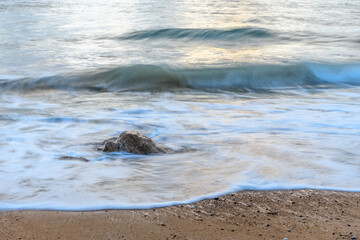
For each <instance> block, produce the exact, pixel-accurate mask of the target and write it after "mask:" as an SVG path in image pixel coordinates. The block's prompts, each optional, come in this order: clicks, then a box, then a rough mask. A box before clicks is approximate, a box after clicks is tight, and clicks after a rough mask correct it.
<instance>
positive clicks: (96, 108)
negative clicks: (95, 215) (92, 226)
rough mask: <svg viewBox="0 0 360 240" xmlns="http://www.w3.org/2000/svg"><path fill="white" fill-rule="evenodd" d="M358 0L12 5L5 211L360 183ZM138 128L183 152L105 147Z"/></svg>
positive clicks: (3, 15) (0, 68)
mask: <svg viewBox="0 0 360 240" xmlns="http://www.w3.org/2000/svg"><path fill="white" fill-rule="evenodd" d="M359 9H360V8H359V3H358V2H357V1H352V0H346V1H341V2H340V1H316V2H314V1H308V0H303V1H296V2H295V1H281V0H278V1H272V2H271V4H270V3H268V2H267V1H260V0H259V1H255V0H254V1H242V2H238V1H221V2H219V1H201V2H200V1H171V2H167V3H166V4H164V3H163V2H162V1H150V0H147V1H145V2H144V1H142V2H138V1H131V2H126V1H117V2H116V3H115V2H113V1H101V3H100V2H98V1H95V0H92V1H77V2H73V1H61V2H60V1H50V0H41V1H39V0H38V1H30V0H28V1H24V0H23V1H20V0H19V1H2V2H1V3H0V50H1V51H0V91H1V92H0V103H1V104H0V182H2V183H3V184H1V185H0V209H19V208H38V209H70V210H76V209H100V208H130V207H152V206H164V205H169V204H175V203H180V202H189V201H194V200H198V199H201V198H204V197H209V196H214V195H217V194H221V193H225V192H229V191H235V190H242V189H294V188H302V187H308V188H317V189H338V190H349V191H359V190H360V141H359V140H360V137H359V136H360V122H359V121H358V119H359V116H360V103H359V101H358V99H359V97H360V91H359V90H360V88H359V85H360V63H359V59H360V58H359V56H360V50H359V49H360V48H359V44H360V41H359V40H360V33H359V31H358V30H357V29H359V27H360V17H359V16H360V10H359ZM129 129H135V130H138V131H140V132H141V133H143V134H145V135H147V136H149V137H151V138H153V139H154V141H155V142H156V143H159V144H161V145H166V146H168V147H170V148H172V149H173V150H175V153H173V154H160V155H147V156H141V155H132V154H127V153H122V152H119V153H103V152H99V151H96V147H97V146H98V145H99V143H101V141H103V140H104V139H107V138H110V137H114V136H118V135H119V134H120V133H121V132H122V131H124V130H129ZM63 156H71V157H84V158H87V159H89V160H90V161H89V162H84V161H79V160H76V159H68V160H64V159H62V157H63Z"/></svg>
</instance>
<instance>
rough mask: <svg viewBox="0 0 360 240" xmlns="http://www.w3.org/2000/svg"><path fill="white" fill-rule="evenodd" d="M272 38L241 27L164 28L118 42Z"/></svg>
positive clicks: (143, 32) (135, 34)
mask: <svg viewBox="0 0 360 240" xmlns="http://www.w3.org/2000/svg"><path fill="white" fill-rule="evenodd" d="M271 36H274V34H273V33H271V32H270V31H269V30H266V29H261V28H252V27H243V28H234V29H227V30H220V29H196V28H165V29H158V30H142V31H135V32H131V33H127V34H125V35H122V36H120V37H118V39H120V40H143V39H186V40H225V41H233V40H237V39H241V38H249V37H250V38H265V37H271Z"/></svg>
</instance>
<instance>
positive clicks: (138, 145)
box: [98, 131, 166, 154]
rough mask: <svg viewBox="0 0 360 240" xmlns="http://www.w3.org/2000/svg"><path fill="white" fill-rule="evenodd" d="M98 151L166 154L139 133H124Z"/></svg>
mask: <svg viewBox="0 0 360 240" xmlns="http://www.w3.org/2000/svg"><path fill="white" fill-rule="evenodd" d="M98 150H101V151H104V152H117V151H125V152H129V153H135V154H150V153H165V152H166V149H165V148H162V147H159V146H157V145H156V144H155V143H154V142H153V140H151V139H150V138H148V137H146V136H145V135H143V134H141V133H139V132H137V131H124V132H122V133H121V134H120V136H119V137H118V138H111V139H108V140H105V141H104V142H103V145H102V146H101V147H99V148H98Z"/></svg>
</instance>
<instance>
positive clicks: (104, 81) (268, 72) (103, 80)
mask: <svg viewBox="0 0 360 240" xmlns="http://www.w3.org/2000/svg"><path fill="white" fill-rule="evenodd" d="M323 85H327V86H328V85H331V86H334V85H353V86H357V85H360V65H357V64H329V65H326V64H316V63H299V64H292V65H248V66H237V67H228V68H193V69H189V68H183V69H179V68H171V67H163V66H156V65H131V66H122V67H117V68H113V69H109V70H99V71H92V72H84V73H79V74H72V75H56V76H48V77H42V78H21V79H15V80H14V79H8V80H3V81H1V82H0V89H2V90H18V91H33V90H43V89H63V90H73V91H76V90H89V91H110V92H111V91H151V90H158V91H167V90H171V89H181V88H185V89H186V88H187V89H196V90H205V91H216V90H229V91H256V90H274V89H283V88H288V87H297V88H302V87H306V86H312V87H316V86H323Z"/></svg>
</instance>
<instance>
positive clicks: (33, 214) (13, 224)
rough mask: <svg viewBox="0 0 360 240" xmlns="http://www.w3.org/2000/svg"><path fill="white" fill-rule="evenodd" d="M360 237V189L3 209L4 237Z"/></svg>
mask: <svg viewBox="0 0 360 240" xmlns="http://www.w3.org/2000/svg"><path fill="white" fill-rule="evenodd" d="M284 238H287V239H351V238H352V239H360V192H342V191H328V190H310V189H304V190H279V191H241V192H236V193H230V194H227V195H224V196H220V197H216V198H213V199H205V200H201V201H198V202H195V203H192V204H183V205H174V206H169V207H160V208H153V209H147V210H140V209H135V210H93V211H55V210H51V211H44V210H17V211H0V239H284Z"/></svg>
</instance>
